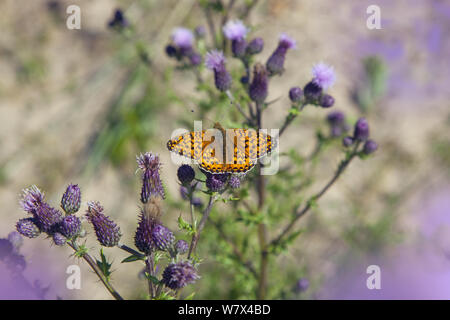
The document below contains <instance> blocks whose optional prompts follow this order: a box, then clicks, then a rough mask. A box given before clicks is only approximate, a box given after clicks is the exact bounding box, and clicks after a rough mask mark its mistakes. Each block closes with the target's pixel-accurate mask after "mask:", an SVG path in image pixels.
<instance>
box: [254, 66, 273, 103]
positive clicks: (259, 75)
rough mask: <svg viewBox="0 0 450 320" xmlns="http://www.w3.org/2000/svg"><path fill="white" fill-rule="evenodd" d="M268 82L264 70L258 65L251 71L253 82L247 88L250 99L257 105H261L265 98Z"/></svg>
mask: <svg viewBox="0 0 450 320" xmlns="http://www.w3.org/2000/svg"><path fill="white" fill-rule="evenodd" d="M268 85H269V81H268V78H267V71H266V68H264V66H263V65H262V64H260V63H257V64H256V65H255V68H254V69H253V80H252V83H250V87H249V96H250V99H252V100H253V101H255V102H257V103H263V102H264V100H266V98H267V94H268Z"/></svg>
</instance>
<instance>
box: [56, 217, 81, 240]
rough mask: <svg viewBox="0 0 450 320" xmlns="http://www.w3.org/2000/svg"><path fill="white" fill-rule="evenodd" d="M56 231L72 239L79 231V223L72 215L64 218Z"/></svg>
mask: <svg viewBox="0 0 450 320" xmlns="http://www.w3.org/2000/svg"><path fill="white" fill-rule="evenodd" d="M58 230H59V231H60V232H61V233H62V234H63V235H64V236H65V237H67V238H69V239H70V238H73V237H74V236H76V235H78V233H80V231H81V221H80V219H79V218H78V217H76V216H74V215H69V216H65V217H64V219H63V220H62V221H61V223H60V225H59V228H58Z"/></svg>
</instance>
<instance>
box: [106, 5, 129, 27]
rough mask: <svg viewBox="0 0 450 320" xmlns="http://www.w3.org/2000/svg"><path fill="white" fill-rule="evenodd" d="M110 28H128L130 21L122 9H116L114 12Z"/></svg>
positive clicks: (109, 24)
mask: <svg viewBox="0 0 450 320" xmlns="http://www.w3.org/2000/svg"><path fill="white" fill-rule="evenodd" d="M108 26H109V27H110V28H118V29H121V28H125V27H127V26H128V20H127V19H126V18H125V15H124V14H123V11H122V10H121V9H116V10H115V11H114V15H113V17H112V18H111V20H109V22H108Z"/></svg>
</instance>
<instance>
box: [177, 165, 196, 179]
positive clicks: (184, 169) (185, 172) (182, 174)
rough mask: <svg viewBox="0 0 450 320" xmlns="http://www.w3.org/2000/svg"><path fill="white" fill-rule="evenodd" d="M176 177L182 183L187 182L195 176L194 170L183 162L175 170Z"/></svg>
mask: <svg viewBox="0 0 450 320" xmlns="http://www.w3.org/2000/svg"><path fill="white" fill-rule="evenodd" d="M177 176H178V179H179V180H180V182H181V183H182V184H189V183H191V182H192V180H194V178H195V171H194V169H192V167H191V166H190V165H188V164H183V165H182V166H180V167H179V168H178V171H177Z"/></svg>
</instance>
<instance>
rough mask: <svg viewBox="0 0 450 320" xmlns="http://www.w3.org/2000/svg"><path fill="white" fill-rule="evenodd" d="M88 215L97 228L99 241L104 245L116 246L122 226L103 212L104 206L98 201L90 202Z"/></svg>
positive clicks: (96, 233) (96, 232) (95, 228)
mask: <svg viewBox="0 0 450 320" xmlns="http://www.w3.org/2000/svg"><path fill="white" fill-rule="evenodd" d="M86 217H87V219H88V220H89V222H91V223H92V226H93V227H94V230H95V235H96V236H97V240H98V242H100V244H101V245H102V246H104V247H114V246H116V245H117V244H118V243H119V240H120V237H121V236H122V235H121V234H120V228H119V227H118V226H117V224H116V223H115V222H114V221H112V220H111V219H110V218H109V217H107V216H105V214H104V213H103V207H102V206H101V205H100V202H98V201H90V202H88V210H87V212H86Z"/></svg>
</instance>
